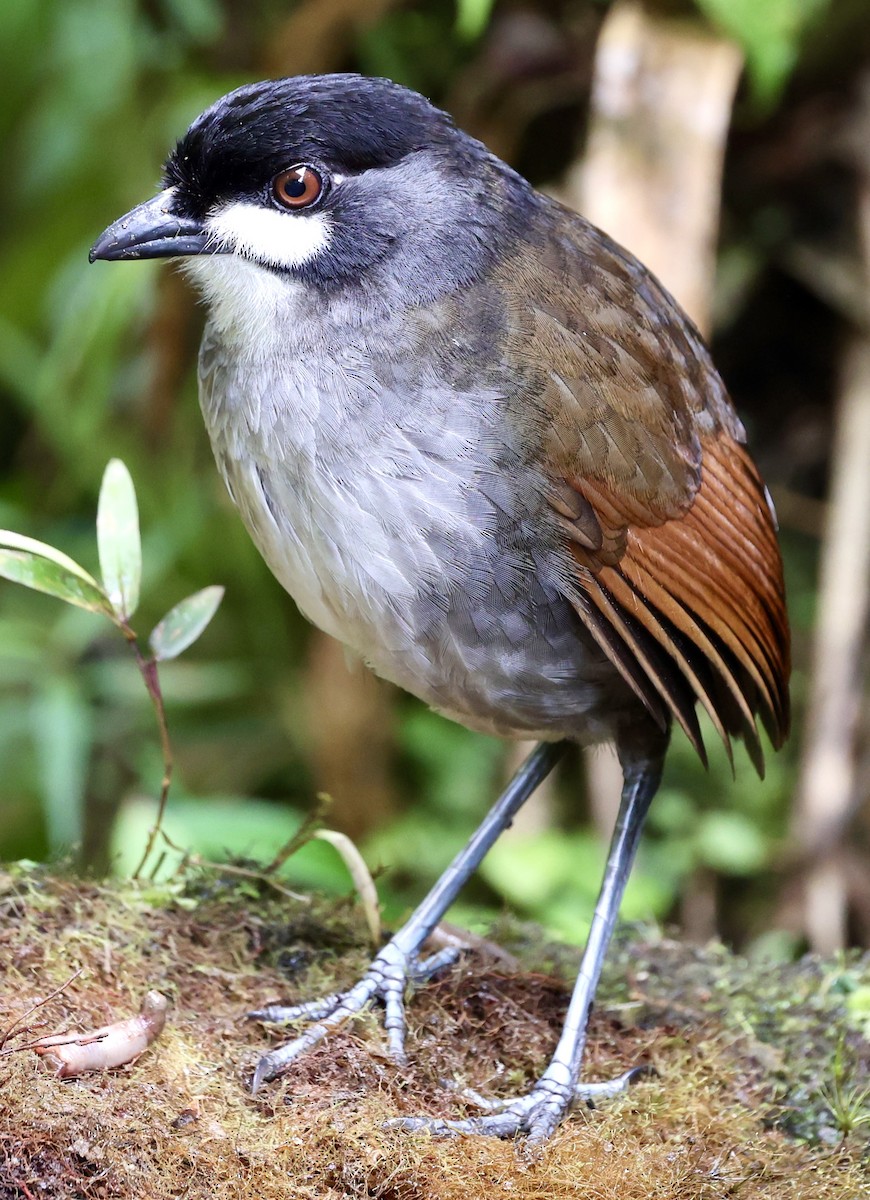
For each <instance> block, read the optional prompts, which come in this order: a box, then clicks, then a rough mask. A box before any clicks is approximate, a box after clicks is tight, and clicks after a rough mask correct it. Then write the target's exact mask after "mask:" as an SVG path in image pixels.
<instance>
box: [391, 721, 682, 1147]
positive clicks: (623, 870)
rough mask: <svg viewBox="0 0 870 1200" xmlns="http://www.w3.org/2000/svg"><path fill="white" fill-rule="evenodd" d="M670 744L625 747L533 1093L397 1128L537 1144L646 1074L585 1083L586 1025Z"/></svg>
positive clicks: (413, 1119)
mask: <svg viewBox="0 0 870 1200" xmlns="http://www.w3.org/2000/svg"><path fill="white" fill-rule="evenodd" d="M665 745H666V739H665ZM665 745H663V744H661V743H660V742H659V743H658V744H657V745H656V749H655V753H654V754H650V752H649V750H647V751H646V752H645V753H644V754H643V755H638V754H636V753H634V754H633V753H631V752H629V751H623V750H622V749H621V750H620V761H621V762H622V769H623V787H622V800H621V802H620V805H619V812H618V814H617V818H616V825H615V827H614V830H613V836H612V838H611V842H610V849H609V851H608V855H607V865H606V867H605V870H604V879H603V882H602V884H601V891H600V892H599V895H598V900H597V902H596V905H595V912H594V914H593V917H592V925H591V928H590V930H589V938H588V941H587V942H586V948H585V950H584V952H583V959H582V961H581V963H580V973H579V974H578V976H577V981H576V983H575V984H574V990H573V992H572V994H571V1000H570V1002H569V1004H568V1012H567V1015H566V1017H565V1023H564V1025H563V1027H562V1033H561V1036H560V1038H559V1042H558V1045H557V1046H556V1051H555V1053H554V1055H553V1057H552V1059H551V1060H550V1064H549V1066H548V1067H547V1069H546V1070H545V1071H544V1073H543V1075H542V1076H541V1078H540V1079H539V1080H538V1082H537V1083H536V1084H535V1085H534V1087H532V1088H531V1090H530V1091H528V1092H526V1093H525V1094H524V1095H521V1096H518V1097H516V1098H515V1099H513V1100H507V1101H494V1102H493V1101H484V1102H483V1103H484V1105H485V1106H486V1107H487V1108H488V1109H489V1110H490V1111H489V1112H487V1113H486V1114H485V1115H483V1116H476V1117H468V1118H466V1119H465V1120H456V1121H450V1120H437V1119H434V1118H429V1117H402V1118H400V1119H398V1120H396V1121H393V1122H390V1124H391V1125H394V1126H399V1127H401V1128H404V1129H411V1130H415V1129H425V1130H428V1131H429V1132H430V1133H434V1134H440V1135H451V1134H471V1133H483V1134H490V1135H493V1136H495V1137H515V1136H516V1135H518V1134H520V1133H527V1134H528V1135H529V1141H530V1142H531V1143H540V1142H544V1141H546V1139H547V1138H548V1137H549V1136H550V1134H551V1133H552V1132H553V1130H554V1129H555V1128H556V1126H557V1125H558V1124H559V1121H560V1120H561V1119H562V1117H563V1116H564V1115H565V1113H566V1112H567V1111H568V1109H569V1108H570V1106H571V1105H572V1104H573V1103H574V1102H575V1101H577V1100H590V1099H592V1098H594V1097H601V1096H607V1095H613V1094H615V1093H616V1092H619V1091H621V1090H622V1089H623V1088H625V1087H626V1086H627V1085H628V1084H629V1083H631V1082H632V1080H633V1079H635V1078H636V1077H637V1076H638V1075H639V1074H641V1073H643V1068H641V1069H637V1068H635V1069H634V1070H631V1071H627V1072H626V1073H625V1074H624V1075H621V1076H619V1078H618V1079H615V1080H610V1081H607V1082H605V1083H602V1084H594V1083H593V1084H582V1083H580V1082H579V1077H580V1065H581V1062H582V1059H583V1049H584V1046H585V1042H586V1027H587V1025H588V1022H589V1015H590V1012H591V1010H592V1002H593V1000H594V998H595V989H596V987H597V986H598V980H599V977H600V975H601V967H602V964H603V962H604V956H605V954H606V952H607V947H608V944H609V942H610V939H611V936H612V934H613V929H614V926H615V924H616V918H617V915H618V913H619V905H620V902H621V900H622V894H623V892H624V891H625V885H626V882H627V881H628V876H629V872H630V870H631V864H632V861H633V859H634V855H635V851H636V850H637V844H638V841H639V840H640V833H641V829H642V827H643V822H644V818H645V817H646V814H647V810H648V808H649V805H650V801H651V800H652V798H653V796H654V795H655V793H656V790H657V789H658V785H659V780H660V779H661V772H662V763H663V761H664V749H665ZM475 1100H476V1101H479V1100H480V1098H479V1097H475Z"/></svg>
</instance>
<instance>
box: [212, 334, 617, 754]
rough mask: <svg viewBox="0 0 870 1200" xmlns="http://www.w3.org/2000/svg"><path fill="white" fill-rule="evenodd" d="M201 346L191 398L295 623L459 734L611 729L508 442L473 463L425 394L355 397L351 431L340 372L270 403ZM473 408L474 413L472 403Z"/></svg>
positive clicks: (557, 560) (441, 397) (462, 438)
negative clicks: (407, 405)
mask: <svg viewBox="0 0 870 1200" xmlns="http://www.w3.org/2000/svg"><path fill="white" fill-rule="evenodd" d="M208 349H209V348H208V347H207V346H205V347H204V356H203V364H202V366H201V400H202V406H203V412H204V414H205V418H206V425H207V427H208V430H209V434H210V437H211V440H212V447H213V450H214V453H215V458H216V461H217V464H218V467H219V469H220V471H221V473H222V475H223V477H224V479H225V481H226V484H227V487H228V489H229V491H230V495H231V496H232V498H233V500H234V501H235V503H236V504H237V506H238V508H239V511H240V513H241V516H242V519H243V520H244V522H245V525H246V526H247V528H248V530H249V532H250V534H251V536H252V538H253V540H254V542H255V543H256V545H257V547H258V548H259V550H260V552H261V553H262V554H263V557H264V558H265V560H266V562H267V563H268V565H269V567H270V568H271V570H272V571H273V573H274V574H275V575H276V577H277V578H278V580H279V581H280V582H281V583H282V584H283V586H284V587H285V588H286V590H287V591H288V592H289V593H290V595H291V596H292V597H293V598H294V600H295V601H296V603H297V604H298V606H299V608H300V610H301V611H302V612H303V614H304V615H305V616H306V617H307V618H308V619H309V620H311V621H312V622H313V623H314V624H315V625H317V626H318V627H319V628H321V629H323V630H325V631H326V632H327V633H329V634H331V635H332V636H333V637H335V638H337V639H339V640H340V641H341V642H343V643H344V644H345V645H347V646H348V647H349V648H350V649H351V650H352V651H354V652H355V653H356V654H358V655H359V656H360V657H362V658H363V659H364V660H365V661H366V662H367V663H368V664H369V665H370V666H371V667H372V669H373V670H374V671H375V672H376V673H377V674H379V675H381V676H383V677H384V678H386V679H389V680H391V681H392V682H394V683H396V684H398V685H399V686H401V687H403V688H405V689H406V690H407V691H409V692H411V693H413V694H414V695H416V696H419V697H420V698H421V699H422V700H424V701H425V702H426V703H427V704H429V705H431V706H432V707H433V708H435V709H437V710H438V711H440V712H443V713H445V715H448V716H450V717H452V718H453V719H455V720H457V721H459V722H461V723H462V724H464V725H467V726H469V727H471V728H474V729H478V730H482V731H484V732H489V733H497V734H500V735H502V736H508V737H536V738H545V739H556V738H561V737H573V738H578V739H581V740H585V741H589V740H600V739H602V738H605V737H607V736H609V734H610V733H611V732H612V726H611V723H610V717H609V715H608V712H609V708H607V707H606V706H605V702H604V698H603V697H604V685H605V684H609V685H610V688H611V691H612V687H613V683H614V671H613V668H612V667H610V665H609V664H608V663H607V662H606V660H605V659H604V658H603V656H602V654H601V653H600V651H599V650H598V649H597V647H595V646H594V644H592V643H591V641H590V639H589V637H588V635H587V634H586V633H585V630H584V629H583V626H582V624H581V622H580V620H579V618H578V617H577V616H576V614H575V612H574V610H573V609H572V607H571V605H570V603H569V602H568V600H567V599H566V597H565V595H564V576H565V572H564V565H563V563H562V559H561V548H560V546H559V545H558V540H557V536H556V534H555V532H554V533H553V536H552V542H550V534H549V526H548V523H547V520H546V518H545V516H544V511H545V510H546V505H545V502H544V499H543V495H544V483H543V480H537V479H536V478H535V477H534V474H533V472H532V469H531V467H530V466H529V464H528V463H524V462H523V461H521V456H518V455H517V454H516V453H512V452H510V451H509V450H508V449H505V455H506V461H502V462H497V461H493V460H492V459H491V457H486V456H485V454H484V451H483V450H482V449H481V443H482V442H483V443H485V442H486V439H480V438H477V437H476V436H475V437H472V436H471V433H470V431H469V429H468V428H467V425H468V420H469V418H468V413H469V405H468V399H467V398H463V397H461V396H457V394H456V393H455V391H451V392H449V393H448V392H444V393H439V394H438V396H437V397H436V398H434V399H433V403H431V404H429V405H421V406H419V408H418V409H417V410H416V411H415V412H414V413H413V414H410V415H409V414H407V413H398V412H397V411H395V410H394V411H390V408H389V405H388V404H387V399H388V398H384V397H382V396H377V397H375V398H374V399H373V395H372V392H371V391H368V392H367V393H366V395H365V397H364V402H365V404H366V411H365V419H364V420H360V419H359V414H356V415H355V414H354V412H353V408H354V401H355V400H356V399H358V398H357V397H355V396H352V395H349V394H348V389H347V385H346V376H345V375H344V373H342V374H341V375H340V376H335V375H333V376H332V377H330V378H324V377H323V376H324V372H323V371H320V372H319V375H318V377H317V378H314V379H313V380H312V379H311V378H310V377H307V378H304V379H300V380H299V381H298V388H296V387H290V388H289V393H290V394H289V395H288V383H287V380H286V379H284V380H283V381H282V383H281V388H283V389H284V390H283V394H282V395H281V401H280V402H279V403H278V402H276V399H275V396H276V391H277V389H276V388H275V387H266V388H265V389H264V390H263V392H262V393H261V394H259V395H257V394H255V393H254V392H253V390H252V384H251V377H250V376H248V377H247V378H246V379H242V378H240V376H239V373H238V370H237V369H236V368H234V367H230V366H229V365H228V364H227V363H226V362H224V361H222V360H221V358H220V357H218V358H217V361H216V360H215V356H214V355H211V356H209V354H208ZM256 377H257V378H262V373H259V374H257V375H256ZM267 382H268V381H267ZM273 382H274V381H273ZM357 383H358V380H357ZM495 403H496V401H495V400H493V404H495ZM475 404H476V406H477V407H476V410H475V419H476V421H478V422H479V419H480V417H481V412H482V410H483V416H484V419H487V415H486V412H485V404H486V398H485V397H483V398H481V397H479V396H478V397H475ZM488 419H491V420H494V419H497V414H490V415H489V418H488ZM486 453H487V454H490V453H491V452H490V451H487V452H486ZM518 472H519V473H520V474H519V475H518V474H517V473H518ZM518 478H519V479H521V480H522V481H523V483H524V491H525V492H526V498H525V503H524V505H523V511H522V512H519V511H517V504H516V499H515V497H514V494H513V493H514V488H515V485H516V482H517V480H518ZM617 693H618V694H620V695H621V693H622V688H621V686H620V685H618V684H617Z"/></svg>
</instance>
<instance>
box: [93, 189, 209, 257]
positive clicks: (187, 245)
mask: <svg viewBox="0 0 870 1200" xmlns="http://www.w3.org/2000/svg"><path fill="white" fill-rule="evenodd" d="M172 201H173V189H172V188H167V189H166V191H165V192H161V193H160V194H159V195H158V196H155V197H154V198H153V200H146V201H145V203H144V204H140V205H138V206H137V207H136V208H134V209H132V210H131V211H130V212H128V213H127V215H126V216H124V217H121V218H120V220H118V221H115V223H114V224H113V225H110V226H109V228H108V229H107V230H105V232H104V233H102V234H101V235H100V236H99V237H98V238H97V240H96V242H95V243H94V245H93V246H92V248H91V252H90V254H89V255H88V258H89V259H90V261H91V262H94V261H95V260H96V259H98V258H102V259H106V260H107V261H108V262H117V261H118V260H121V259H127V258H175V257H178V256H180V255H190V254H218V253H220V250H219V248H218V247H217V246H215V245H214V244H211V245H210V244H209V236H208V234H207V233H206V232H205V230H204V229H203V227H202V224H201V222H200V221H198V220H196V219H195V218H193V217H185V216H181V215H180V214H179V213H176V212H173V211H172Z"/></svg>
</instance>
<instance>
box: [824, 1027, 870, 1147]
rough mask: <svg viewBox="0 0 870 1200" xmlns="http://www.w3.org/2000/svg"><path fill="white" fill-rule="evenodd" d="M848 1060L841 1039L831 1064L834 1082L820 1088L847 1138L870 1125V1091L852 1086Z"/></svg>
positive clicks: (856, 1085)
mask: <svg viewBox="0 0 870 1200" xmlns="http://www.w3.org/2000/svg"><path fill="white" fill-rule="evenodd" d="M849 1076H850V1068H849V1064H848V1062H847V1057H846V1039H845V1036H842V1035H841V1037H840V1039H839V1041H838V1042H837V1048H836V1050H835V1051H834V1057H833V1060H832V1062H831V1082H830V1083H829V1084H825V1085H824V1086H822V1087H820V1088H819V1095H820V1096H821V1098H822V1100H824V1102H825V1104H826V1105H827V1106H828V1109H829V1111H830V1113H831V1116H832V1118H833V1121H834V1126H835V1128H836V1129H837V1130H838V1132H839V1133H841V1134H842V1136H843V1138H847V1137H848V1136H849V1134H850V1133H854V1132H855V1130H856V1129H860V1128H861V1127H862V1126H864V1125H870V1087H862V1086H860V1085H858V1084H853V1083H851V1082H850V1079H849Z"/></svg>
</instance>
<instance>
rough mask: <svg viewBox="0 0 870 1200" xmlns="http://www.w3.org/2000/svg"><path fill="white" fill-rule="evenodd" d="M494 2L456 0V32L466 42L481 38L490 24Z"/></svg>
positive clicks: (490, 0)
mask: <svg viewBox="0 0 870 1200" xmlns="http://www.w3.org/2000/svg"><path fill="white" fill-rule="evenodd" d="M493 3H494V0H456V32H457V33H458V34H459V36H460V37H461V38H464V39H465V40H466V41H469V42H473V41H474V40H475V38H479V37H480V35H481V34H482V33H483V31H484V29H486V27H487V25H488V24H489V18H490V14H491V13H492V8H493Z"/></svg>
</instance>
